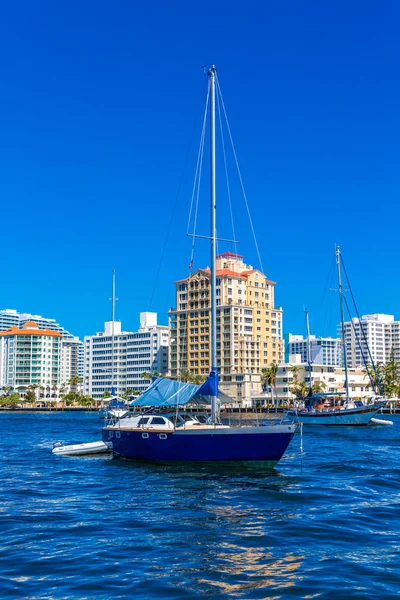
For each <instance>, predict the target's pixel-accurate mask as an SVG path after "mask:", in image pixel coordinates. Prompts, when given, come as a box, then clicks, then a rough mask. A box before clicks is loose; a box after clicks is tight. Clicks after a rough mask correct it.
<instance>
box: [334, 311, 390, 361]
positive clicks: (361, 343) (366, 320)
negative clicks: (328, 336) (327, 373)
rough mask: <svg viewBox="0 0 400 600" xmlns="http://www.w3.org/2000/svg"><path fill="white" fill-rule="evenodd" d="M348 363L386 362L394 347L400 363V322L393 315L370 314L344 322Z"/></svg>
mask: <svg viewBox="0 0 400 600" xmlns="http://www.w3.org/2000/svg"><path fill="white" fill-rule="evenodd" d="M344 331H345V340H346V351H347V363H348V365H349V367H361V366H364V359H363V355H364V357H365V360H366V361H367V363H370V362H371V358H372V360H373V362H374V363H375V364H376V363H378V362H382V363H386V362H387V361H388V360H389V358H390V353H391V351H392V349H393V351H394V357H395V360H396V361H397V362H399V363H400V322H399V321H395V320H394V316H393V315H385V314H376V313H375V314H370V315H363V316H362V317H361V319H358V318H353V319H351V321H348V322H346V323H345V324H344Z"/></svg>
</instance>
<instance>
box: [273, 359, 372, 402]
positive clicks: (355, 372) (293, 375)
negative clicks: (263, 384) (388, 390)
mask: <svg viewBox="0 0 400 600" xmlns="http://www.w3.org/2000/svg"><path fill="white" fill-rule="evenodd" d="M291 358H292V359H295V360H296V361H297V359H298V360H300V357H299V356H297V357H296V356H292V357H291ZM348 373H349V395H350V398H364V397H368V396H371V395H372V394H373V393H374V392H373V390H372V388H371V386H370V381H369V378H368V375H367V374H366V373H365V371H364V369H362V368H349V369H348ZM303 381H304V382H305V383H306V384H307V385H309V384H310V374H309V372H308V364H307V363H304V362H291V363H285V364H282V365H279V367H278V372H277V375H276V396H277V398H278V399H280V400H282V399H283V400H292V399H294V398H295V395H294V394H293V392H292V389H293V386H294V385H295V384H296V382H297V383H301V382H303ZM315 383H317V384H322V386H321V387H322V389H323V391H324V392H331V393H332V392H339V393H344V392H345V391H346V387H345V372H344V368H343V367H336V366H334V365H319V364H313V365H311V384H312V385H313V384H315Z"/></svg>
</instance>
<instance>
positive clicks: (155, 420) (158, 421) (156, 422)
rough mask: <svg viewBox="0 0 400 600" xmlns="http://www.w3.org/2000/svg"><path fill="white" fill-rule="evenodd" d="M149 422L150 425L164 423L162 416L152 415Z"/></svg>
mask: <svg viewBox="0 0 400 600" xmlns="http://www.w3.org/2000/svg"><path fill="white" fill-rule="evenodd" d="M151 424H152V425H164V424H165V421H164V419H163V418H162V417H153V419H152V421H151Z"/></svg>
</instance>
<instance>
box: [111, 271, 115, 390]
mask: <svg viewBox="0 0 400 600" xmlns="http://www.w3.org/2000/svg"><path fill="white" fill-rule="evenodd" d="M114 321H115V269H113V270H112V293H111V396H114V395H115V390H114Z"/></svg>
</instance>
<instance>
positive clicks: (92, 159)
mask: <svg viewBox="0 0 400 600" xmlns="http://www.w3.org/2000/svg"><path fill="white" fill-rule="evenodd" d="M399 17H400V6H399V5H398V3H397V2H395V1H393V2H390V1H385V2H380V3H378V2H368V1H364V2H357V1H353V2H342V1H338V2H335V3H320V2H316V1H314V2H307V1H301V2H300V1H296V0H290V1H289V0H280V1H279V2H278V1H275V2H271V1H267V2H261V1H259V2H252V1H250V2H246V3H240V4H237V5H234V4H232V2H225V1H223V2H218V1H217V2H215V1H214V2H208V1H205V2H202V3H188V2H174V1H171V2H168V3H164V2H146V3H144V2H132V1H128V0H121V1H120V2H118V3H109V2H102V1H97V2H92V1H85V2H79V3H78V2H74V1H68V2H64V1H58V2H56V3H55V2H47V1H41V0H39V1H38V2H35V3H33V2H30V1H26V0H22V1H20V2H18V3H11V2H9V3H2V6H1V7H0V61H1V71H0V72H1V76H0V85H1V93H0V130H1V135H0V173H1V176H0V198H1V213H0V214H1V224H2V228H1V229H2V235H1V242H2V263H1V274H2V276H1V280H0V284H1V289H0V307H1V308H3V307H4V308H5V307H13V308H17V309H18V310H21V311H25V312H34V313H35V312H36V313H39V314H42V315H44V316H49V317H54V318H56V319H57V320H58V321H59V322H60V323H62V324H63V325H64V326H65V327H67V328H68V329H69V330H70V331H72V332H73V333H75V334H77V335H80V336H83V335H85V334H92V333H94V332H95V331H98V330H101V328H102V323H103V321H104V320H106V319H107V318H108V317H109V314H110V302H109V297H110V287H111V283H110V282H111V269H112V268H115V269H116V271H117V296H118V297H119V301H118V303H117V316H118V317H119V318H120V319H122V321H123V326H124V328H125V329H134V328H136V327H137V326H138V313H139V312H140V311H143V310H149V309H151V310H156V311H157V312H158V313H159V322H161V323H163V324H165V323H167V311H168V308H169V307H170V306H172V305H173V303H174V286H173V285H172V282H173V281H174V280H176V279H179V278H182V277H184V276H186V275H187V273H188V264H189V260H190V244H191V242H190V240H189V239H188V238H187V237H186V223H187V216H188V209H189V204H190V195H191V186H192V182H193V175H194V170H195V163H196V147H197V145H198V141H199V136H200V127H201V118H202V110H203V105H204V99H205V95H204V94H205V84H206V81H205V76H204V75H203V73H202V70H201V66H202V65H205V64H207V65H209V64H210V63H212V62H215V63H216V65H217V68H218V72H219V80H220V84H221V87H222V90H223V94H224V100H225V104H226V107H227V111H228V116H229V119H230V125H231V129H232V132H233V137H234V141H235V146H236V150H237V154H238V157H239V162H240V166H241V170H242V175H243V179H244V183H245V187H246V192H247V197H248V201H249V204H250V208H251V213H252V217H253V220H254V223H255V229H256V234H257V239H258V243H259V246H260V251H261V256H262V262H263V266H264V270H265V272H266V274H267V276H268V277H269V278H271V279H273V280H274V281H276V282H277V283H278V285H277V286H276V299H277V304H278V305H281V306H282V307H283V309H284V331H285V332H289V331H290V332H292V333H303V331H304V315H303V306H304V305H307V307H308V308H309V310H310V318H311V324H312V329H313V332H314V333H316V334H323V335H325V334H332V333H335V330H336V324H337V321H338V310H337V307H336V304H337V303H336V299H335V298H334V297H333V292H330V291H329V288H331V287H333V286H334V283H333V282H330V281H329V278H328V274H329V270H330V266H331V262H332V254H333V249H334V245H335V243H337V244H340V245H341V247H342V251H343V256H344V258H345V262H346V265H347V269H348V271H349V274H350V277H351V282H352V285H353V288H354V292H355V295H356V298H357V300H358V304H359V309H360V311H361V312H363V313H365V312H388V313H393V314H395V315H396V316H397V318H400V311H399V310H398V304H399V301H398V297H399V284H398V281H397V273H398V263H399V249H398V248H399V243H398V229H399V226H398V224H399V216H400V214H399V213H400V209H399V200H398V196H399V188H400V181H399V168H398V165H399V162H400V161H399V159H400V151H399V140H400V111H399V106H400V97H399V96H400V82H399V58H400V38H399V36H398V23H399ZM187 157H188V158H187ZM186 158H187V160H186ZM231 162H232V161H231ZM220 164H221V163H220ZM185 165H186V166H185ZM204 174H205V176H206V175H207V169H205V173H204ZM219 174H221V175H222V173H221V169H220V170H219ZM230 177H231V179H232V195H233V204H234V209H235V223H236V224H237V236H238V237H239V239H240V252H241V253H242V254H243V255H244V256H245V259H246V260H247V262H249V263H251V264H253V266H255V267H257V266H258V261H257V253H256V251H255V247H254V244H253V241H252V237H251V234H250V227H249V225H248V223H247V221H246V217H245V209H244V205H243V202H242V200H241V198H240V194H239V186H238V184H237V182H236V184H235V183H234V181H235V174H234V172H233V171H232V173H231V174H230ZM181 180H182V185H181V187H180V181H181ZM219 182H220V183H221V185H220V186H219V192H218V194H219V196H218V198H219V200H220V208H221V210H220V215H219V225H218V231H219V234H220V235H221V236H224V237H225V236H227V237H229V236H230V235H231V230H230V225H229V219H228V211H227V205H226V191H225V188H226V186H224V182H223V178H222V177H219ZM179 189H180V193H179V194H178V190H179ZM202 189H203V194H202V199H201V202H202V206H203V209H202V210H203V212H202V219H201V221H200V224H199V229H201V230H202V231H199V233H202V232H204V233H207V231H204V229H205V228H206V227H207V225H206V222H205V217H206V215H207V211H208V208H207V207H208V204H207V203H208V197H207V191H208V184H207V181H206V180H205V181H204V183H203V188H202ZM174 207H175V210H174ZM172 213H173V219H172V225H171V228H170V235H169V237H168V240H167V242H166V232H167V229H168V228H169V223H170V220H171V214H172ZM164 247H165V251H164V250H163V249H164ZM224 249H230V248H228V247H226V248H225V247H221V250H224ZM208 255H209V252H208V248H207V245H206V243H204V242H199V243H198V244H197V247H196V260H195V266H198V267H200V266H206V265H208V263H209V259H208ZM160 267H161V272H160V275H159V277H158V278H157V281H156V274H157V272H158V270H159V268H160ZM155 282H157V287H156V292H155V294H154V296H153V288H154V285H155ZM152 297H153V299H152V301H151V298H152Z"/></svg>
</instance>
